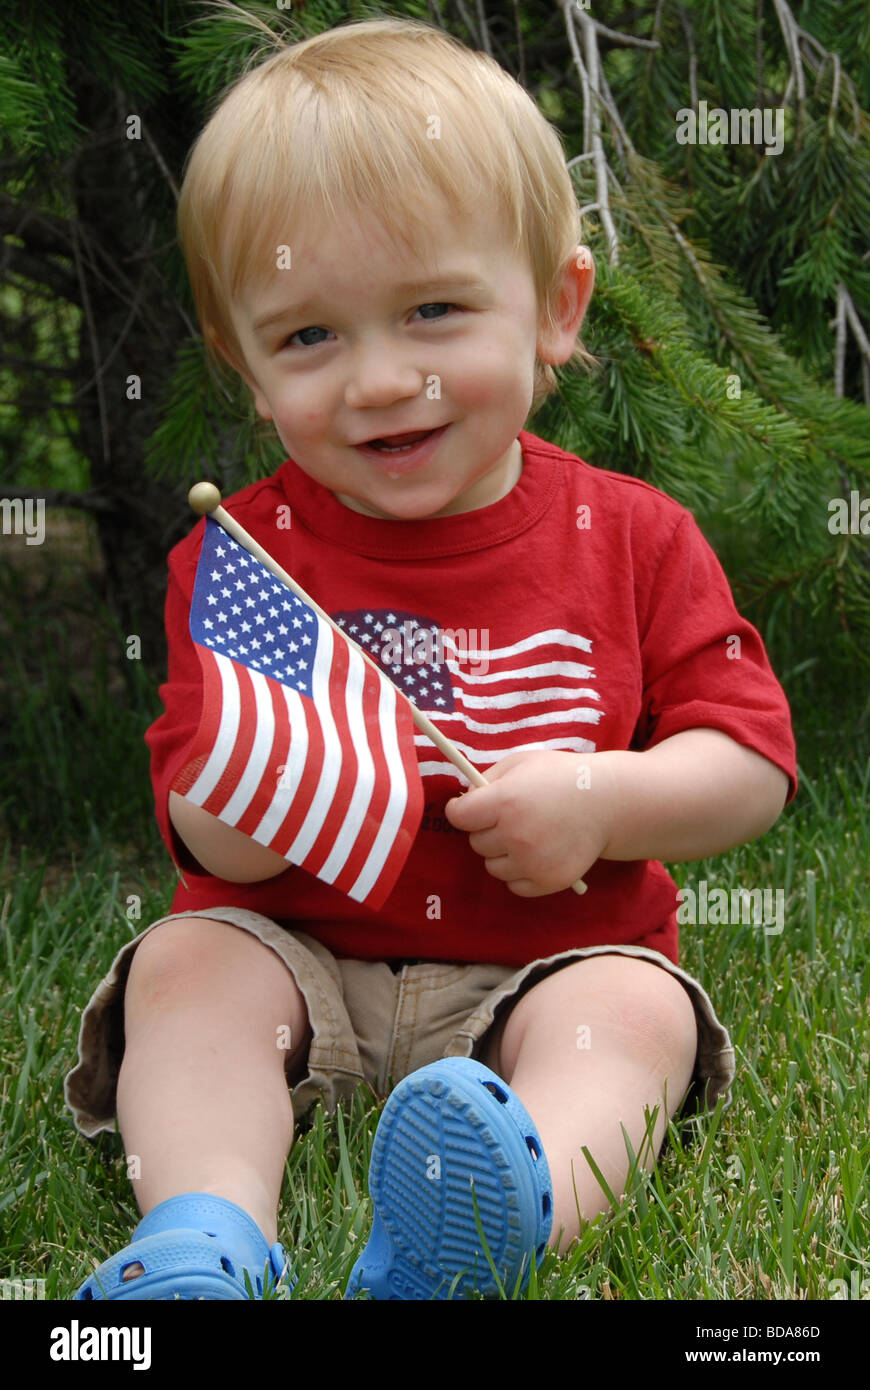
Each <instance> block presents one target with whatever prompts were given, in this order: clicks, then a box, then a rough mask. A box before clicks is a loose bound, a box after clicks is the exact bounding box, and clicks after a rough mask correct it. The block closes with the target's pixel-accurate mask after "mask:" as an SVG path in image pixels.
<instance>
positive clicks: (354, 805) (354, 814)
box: [317, 647, 375, 883]
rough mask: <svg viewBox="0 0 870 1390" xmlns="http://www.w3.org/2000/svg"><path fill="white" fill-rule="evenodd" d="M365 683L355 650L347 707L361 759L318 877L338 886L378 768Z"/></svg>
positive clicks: (361, 821) (352, 738) (353, 652)
mask: <svg viewBox="0 0 870 1390" xmlns="http://www.w3.org/2000/svg"><path fill="white" fill-rule="evenodd" d="M365 680H366V664H365V662H364V661H363V659H362V657H361V656H360V655H359V654H358V653H357V652H355V651H354V650H353V648H352V647H351V649H350V661H349V663H348V672H347V684H346V686H345V692H344V703H345V709H346V710H347V721H348V728H349V729H350V737H351V742H352V743H353V746H354V749H355V751H356V755H357V763H358V766H357V776H356V785H355V786H354V789H353V795H352V797H351V799H350V805H349V806H348V808H347V812H346V813H345V817H344V821H343V823H342V826H341V829H340V830H339V832H338V835H337V836H336V838H335V843H334V845H333V847H332V849H331V851H330V853H329V856H328V858H327V859H326V862H325V863H324V865H323V868H322V869H319V870H318V872H317V877H318V878H322V879H324V880H325V881H326V882H327V883H334V882H335V880H336V879H337V878H338V875H339V874H340V873H341V870H342V869H343V868H344V866H345V864H346V863H347V859H348V856H349V855H350V854H352V853H353V847H354V844H355V842H356V837H357V835H358V834H359V830H360V826H361V825H362V823H363V820H364V818H365V813H366V810H367V808H368V805H369V802H370V801H371V799H372V794H373V792H374V785H375V764H374V759H373V758H372V754H371V749H370V748H369V746H368V741H367V739H366V723H365V715H364V712H363V693H364V691H365Z"/></svg>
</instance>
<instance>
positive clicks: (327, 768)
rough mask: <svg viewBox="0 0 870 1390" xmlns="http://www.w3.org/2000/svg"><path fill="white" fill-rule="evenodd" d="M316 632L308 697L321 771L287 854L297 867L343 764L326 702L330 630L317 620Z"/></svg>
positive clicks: (314, 836) (318, 825)
mask: <svg viewBox="0 0 870 1390" xmlns="http://www.w3.org/2000/svg"><path fill="white" fill-rule="evenodd" d="M318 629H319V630H318V635H317V654H316V656H315V658H314V675H313V678H312V683H311V687H312V694H311V698H312V699H313V700H314V704H315V707H316V710H317V714H318V716H319V718H320V726H321V728H322V730H323V740H324V750H323V766H322V768H321V769H320V780H319V782H318V784H317V791H316V792H315V793H314V800H313V801H312V803H311V806H310V807H309V809H308V815H307V816H306V817H305V820H304V821H303V823H302V825H301V826H300V828H299V833H298V835H297V836H296V839H295V840H294V841H293V843H292V845H291V846H290V848H289V850H288V851H287V855H286V857H287V858H288V859H291V860H292V861H293V862H294V863H296V864H300V863H301V862H302V860H303V859H304V858H305V856H306V855H307V854H309V853H310V851H311V848H312V846H313V845H314V842H315V840H316V839H317V837H318V835H319V834H320V831H321V829H322V828H323V823H324V821H325V820H326V818H327V816H328V815H329V808H330V806H331V805H332V800H333V797H334V795H335V788H336V787H337V785H338V777H339V773H340V771H341V763H342V754H341V748H340V746H339V742H338V730H337V729H336V727H335V720H334V719H333V717H332V709H331V708H330V702H329V672H330V670H331V668H332V651H333V638H332V628H331V627H330V626H329V624H328V623H324V622H321V621H320V619H318Z"/></svg>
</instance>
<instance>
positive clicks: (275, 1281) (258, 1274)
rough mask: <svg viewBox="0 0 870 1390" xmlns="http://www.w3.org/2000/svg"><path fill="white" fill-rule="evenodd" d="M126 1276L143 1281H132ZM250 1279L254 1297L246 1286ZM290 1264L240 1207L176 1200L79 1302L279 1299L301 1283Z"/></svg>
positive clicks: (207, 1199)
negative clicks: (282, 1291)
mask: <svg viewBox="0 0 870 1390" xmlns="http://www.w3.org/2000/svg"><path fill="white" fill-rule="evenodd" d="M125 1270H129V1271H130V1272H131V1273H133V1274H135V1277H134V1278H128V1279H127V1280H125V1279H124V1272H125ZM246 1275H247V1277H248V1279H249V1280H250V1286H251V1290H252V1293H249V1292H248V1286H247V1283H246V1280H245V1276H246ZM295 1282H296V1281H295V1279H292V1278H290V1277H289V1273H288V1263H287V1257H286V1255H285V1253H284V1249H283V1247H282V1246H281V1245H280V1244H278V1243H276V1244H275V1245H273V1246H272V1248H271V1249H270V1248H269V1245H268V1243H267V1241H266V1238H265V1236H264V1235H263V1232H262V1231H261V1230H260V1228H259V1226H258V1225H257V1224H256V1222H255V1221H254V1220H253V1218H252V1217H250V1216H249V1215H248V1213H247V1212H246V1211H243V1210H242V1208H241V1207H238V1206H236V1204H235V1202H230V1201H227V1200H226V1199H225V1198H223V1197H215V1196H213V1195H212V1194H211V1193H210V1192H186V1193H185V1194H184V1195H183V1196H181V1197H169V1198H168V1199H167V1200H166V1201H165V1202H160V1203H158V1205H157V1206H156V1207H154V1208H153V1209H152V1210H151V1211H149V1213H148V1215H147V1216H145V1217H144V1218H143V1219H142V1221H140V1223H139V1225H138V1226H137V1227H136V1229H135V1231H134V1232H133V1235H132V1238H131V1240H130V1244H129V1245H128V1246H126V1247H125V1248H124V1249H123V1250H121V1251H120V1252H119V1253H118V1254H117V1255H113V1256H112V1257H111V1259H109V1260H106V1262H105V1263H104V1264H102V1265H100V1267H99V1269H97V1270H95V1271H94V1273H93V1274H92V1275H91V1277H90V1279H87V1280H85V1282H84V1284H82V1286H81V1288H80V1289H79V1290H78V1292H77V1293H76V1294H75V1295H74V1297H75V1298H76V1299H175V1298H180V1299H198V1298H205V1299H211V1300H213V1299H245V1298H250V1297H252V1296H253V1297H254V1298H263V1296H264V1289H267V1290H269V1291H270V1293H272V1294H273V1295H274V1296H276V1297H280V1296H281V1294H280V1292H278V1290H279V1289H280V1288H282V1287H286V1289H287V1291H289V1290H290V1289H291V1288H292V1287H293V1285H294V1284H295Z"/></svg>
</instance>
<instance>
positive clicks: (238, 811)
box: [221, 671, 275, 825]
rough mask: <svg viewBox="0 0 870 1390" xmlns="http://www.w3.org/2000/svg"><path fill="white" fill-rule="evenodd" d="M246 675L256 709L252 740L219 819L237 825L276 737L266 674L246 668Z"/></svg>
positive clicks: (249, 801) (259, 779) (260, 776)
mask: <svg viewBox="0 0 870 1390" xmlns="http://www.w3.org/2000/svg"><path fill="white" fill-rule="evenodd" d="M248 675H249V676H250V678H251V685H252V686H253V688H254V704H255V706H256V711H257V713H256V720H255V723H254V730H255V732H254V742H253V743H252V745H251V751H250V753H249V754H248V761H247V763H246V764H245V770H244V772H243V773H242V775H241V777H240V778H239V780H238V782H237V783H236V789H235V791H234V792H233V794H232V796H231V797H230V799H229V801H228V802H227V804H226V806H225V807H224V809H223V810H222V811H221V820H222V821H223V822H224V824H225V825H236V824H237V823H238V822H239V821H240V820H241V818H242V816H243V815H244V814H245V811H246V810H247V809H248V807H249V806H250V804H251V801H252V800H253V798H254V793H255V792H256V790H257V788H258V787H259V785H260V782H261V781H262V778H263V772H264V771H265V768H266V764H267V763H268V761H269V758H270V757H271V754H272V745H273V743H274V740H275V711H274V710H273V708H272V697H271V695H270V694H269V687H268V685H267V684H266V677H265V676H263V675H261V674H260V672H259V671H249V672H248Z"/></svg>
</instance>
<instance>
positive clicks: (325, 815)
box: [173, 517, 423, 908]
mask: <svg viewBox="0 0 870 1390" xmlns="http://www.w3.org/2000/svg"><path fill="white" fill-rule="evenodd" d="M190 633H191V636H192V638H193V641H194V644H195V646H196V651H197V654H198V656H199V659H200V663H201V666H202V671H203V687H204V689H203V706H202V713H201V716H200V722H199V728H198V730H197V734H196V738H195V742H194V746H193V751H192V754H191V761H189V762H188V764H187V766H186V767H185V768H184V770H183V772H182V773H181V774H180V775H179V776H178V777H177V778H176V779H175V781H174V783H173V790H174V791H177V792H180V793H181V794H182V795H183V796H185V797H186V798H187V799H188V800H189V801H192V802H193V803H194V804H195V805H197V806H202V807H203V809H204V810H206V811H208V812H210V813H211V814H212V815H214V816H217V818H218V819H219V820H221V821H223V822H224V824H226V825H231V826H234V827H235V828H236V829H237V830H240V831H242V832H243V833H244V834H246V835H249V836H250V837H251V838H252V839H253V840H256V841H257V843H258V844H261V845H265V846H267V847H268V848H269V849H272V850H275V851H276V852H277V853H278V854H281V855H283V856H284V857H285V858H286V859H288V860H289V861H290V862H291V863H293V864H297V865H299V866H301V867H302V868H304V869H306V870H307V871H308V872H310V873H312V874H315V875H316V876H317V877H318V878H321V879H323V880H324V881H325V882H327V883H331V884H333V885H334V886H335V887H336V888H338V889H340V890H341V891H342V892H344V893H346V894H347V895H348V896H349V897H351V898H353V899H354V900H355V901H356V902H364V903H366V905H367V906H369V907H372V908H378V907H380V906H381V905H382V904H383V902H384V900H385V899H386V898H387V896H388V895H389V893H390V891H391V890H392V888H393V886H394V884H395V881H396V879H397V878H398V876H399V873H400V872H401V869H402V866H403V864H404V863H405V860H406V858H407V856H408V852H409V850H410V848H411V844H412V843H413V840H414V837H415V836H416V834H417V830H418V828H419V825H420V819H421V816H422V810H423V789H422V783H421V781H420V773H419V770H418V766H417V757H416V753H415V749H414V737H413V732H414V724H413V720H412V717H411V713H410V711H409V709H408V708H407V705H406V704H405V702H404V701H403V700H400V699H399V698H398V697H397V694H396V691H395V688H394V687H393V686H392V684H391V683H390V681H389V680H386V679H384V678H383V677H381V676H380V675H379V673H378V672H376V671H374V670H372V668H371V667H370V666H369V665H368V663H367V662H365V661H364V660H363V658H362V657H361V656H360V654H359V652H357V651H355V650H354V648H353V647H352V646H351V645H350V643H349V642H345V641H343V640H342V637H341V634H340V633H338V632H336V631H335V629H334V628H332V627H331V626H330V625H329V624H328V623H326V622H324V621H323V619H322V618H320V617H319V616H318V614H317V613H315V612H314V611H313V609H311V608H309V607H308V605H307V604H305V603H304V602H303V600H302V599H300V598H299V597H298V596H297V595H296V594H295V593H293V591H292V590H290V589H288V588H287V586H286V585H285V584H282V583H281V582H280V581H279V580H278V579H276V578H275V576H274V575H273V574H271V573H270V571H269V570H267V569H266V568H265V566H264V565H261V564H260V562H259V561H258V560H256V559H254V557H253V556H251V555H249V554H248V552H247V551H246V550H244V549H243V548H242V547H241V546H240V545H239V544H238V543H237V542H236V541H234V540H233V539H232V538H231V537H229V536H228V535H227V534H226V532H225V531H223V530H222V528H221V527H220V526H219V525H218V524H217V522H215V521H214V520H213V519H212V518H211V517H207V518H206V523H205V536H204V538H203V544H202V550H201V553H200V558H199V564H198V566H197V572H196V581H195V585H194V593H193V601H192V603H191V610H190Z"/></svg>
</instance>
